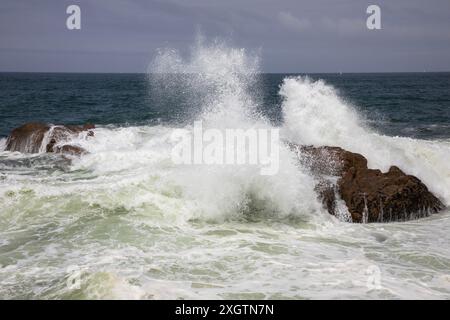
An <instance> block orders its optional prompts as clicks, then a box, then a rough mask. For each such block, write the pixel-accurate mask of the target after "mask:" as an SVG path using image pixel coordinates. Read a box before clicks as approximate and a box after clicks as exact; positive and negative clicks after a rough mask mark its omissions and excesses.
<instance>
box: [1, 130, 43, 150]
mask: <svg viewBox="0 0 450 320" xmlns="http://www.w3.org/2000/svg"><path fill="white" fill-rule="evenodd" d="M49 129H50V126H49V125H46V124H43V123H34V122H33V123H26V124H24V125H22V126H20V127H18V128H15V129H14V130H12V131H11V134H10V135H9V136H8V139H7V140H6V148H5V150H8V151H19V152H24V153H36V152H39V149H40V147H41V144H42V140H43V139H44V135H45V133H46V132H47V131H48V130H49Z"/></svg>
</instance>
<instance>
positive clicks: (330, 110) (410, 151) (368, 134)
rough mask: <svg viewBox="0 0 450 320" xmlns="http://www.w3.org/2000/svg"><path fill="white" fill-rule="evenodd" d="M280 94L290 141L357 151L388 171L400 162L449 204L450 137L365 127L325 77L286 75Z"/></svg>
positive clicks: (369, 163) (285, 128)
mask: <svg viewBox="0 0 450 320" xmlns="http://www.w3.org/2000/svg"><path fill="white" fill-rule="evenodd" d="M280 94H281V95H282V96H283V98H284V102H283V116H284V126H283V129H284V130H285V132H284V134H285V135H286V137H287V138H288V139H289V140H291V141H294V142H297V143H300V144H313V145H318V146H323V145H328V146H339V147H342V148H344V149H346V150H349V151H352V152H358V153H361V154H362V155H364V156H365V157H366V158H367V159H368V165H369V167H373V168H379V169H381V170H383V171H387V170H388V169H389V167H390V166H391V165H396V166H398V167H399V168H401V169H402V170H403V171H405V172H406V173H408V174H412V175H416V176H417V177H419V178H420V179H421V180H423V181H424V183H425V184H426V185H427V186H428V187H429V188H430V189H431V191H433V192H435V193H436V194H437V195H438V196H439V197H440V198H442V199H443V200H444V202H445V203H446V204H447V205H449V204H450V162H449V161H448V159H450V141H448V140H447V141H424V140H417V139H412V138H405V137H389V136H385V135H382V134H378V133H376V132H374V131H372V130H370V129H368V128H365V126H364V124H363V121H362V119H361V116H360V115H359V114H358V113H357V112H356V111H355V109H354V108H353V107H352V106H351V105H349V104H348V103H347V102H345V101H344V100H343V99H342V98H341V97H340V96H339V95H338V93H337V92H336V90H335V89H334V88H333V87H332V86H330V85H327V84H326V83H325V82H324V81H322V80H319V81H312V80H310V79H309V78H307V77H296V78H287V79H285V80H284V82H283V85H282V86H281V90H280Z"/></svg>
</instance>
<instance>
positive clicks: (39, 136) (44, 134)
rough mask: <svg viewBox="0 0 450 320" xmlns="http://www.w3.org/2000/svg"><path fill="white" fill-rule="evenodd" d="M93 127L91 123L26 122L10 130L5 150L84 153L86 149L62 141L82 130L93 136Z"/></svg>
mask: <svg viewBox="0 0 450 320" xmlns="http://www.w3.org/2000/svg"><path fill="white" fill-rule="evenodd" d="M94 128H95V126H94V125H92V124H85V125H82V126H78V125H67V126H63V125H47V124H42V123H27V124H24V125H22V126H20V127H18V128H16V129H14V130H12V132H11V134H10V135H9V137H8V139H7V142H6V149H5V150H8V151H19V152H23V153H37V152H39V151H45V152H56V153H66V154H72V155H81V154H84V153H86V150H84V149H83V148H81V147H78V146H73V145H69V144H63V143H64V142H65V141H69V140H70V138H71V137H73V136H74V135H77V134H79V133H81V132H84V131H87V136H93V135H94V131H92V129H94ZM44 144H45V145H44Z"/></svg>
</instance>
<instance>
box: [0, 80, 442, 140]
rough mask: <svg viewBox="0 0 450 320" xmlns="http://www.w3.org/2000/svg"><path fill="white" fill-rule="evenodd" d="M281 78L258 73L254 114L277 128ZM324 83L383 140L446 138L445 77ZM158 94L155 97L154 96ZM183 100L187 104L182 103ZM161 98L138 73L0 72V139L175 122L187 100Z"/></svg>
mask: <svg viewBox="0 0 450 320" xmlns="http://www.w3.org/2000/svg"><path fill="white" fill-rule="evenodd" d="M287 76H295V75H286V74H263V75H261V79H260V81H259V85H258V88H259V90H258V92H257V95H258V98H259V101H260V105H261V106H260V109H261V112H262V113H263V114H265V115H266V116H267V117H268V118H269V119H271V120H272V121H273V122H275V123H277V122H279V121H282V115H281V112H280V110H281V108H280V106H281V98H280V97H279V95H278V89H279V86H280V84H281V82H282V80H283V79H284V78H285V77H287ZM310 77H311V78H312V79H324V80H325V81H326V82H327V83H329V84H332V85H333V86H334V87H335V88H336V89H337V90H338V91H339V94H340V96H341V97H342V98H343V99H345V100H346V101H348V102H349V103H351V104H352V105H353V106H355V108H356V109H358V111H359V112H360V113H361V114H363V115H364V117H365V119H366V120H367V123H368V125H369V126H371V127H372V128H374V129H375V130H377V131H379V132H381V133H384V134H387V135H399V136H409V137H415V138H422V139H439V138H448V137H450V73H398V74H395V73H389V74H342V75H339V74H312V75H310ZM162 93H163V94H162ZM189 101H191V102H189ZM189 101H188V100H186V99H184V96H183V92H161V91H159V90H157V88H154V82H152V81H149V79H148V76H147V75H145V74H50V73H0V136H6V135H8V133H9V132H10V130H11V129H12V128H14V127H16V126H19V125H21V124H23V123H25V122H29V121H42V122H48V123H55V124H56V123H64V124H80V123H86V122H90V123H95V124H114V125H136V124H145V123H174V122H175V123H176V122H183V121H186V120H187V119H188V118H189V114H190V113H192V108H195V106H192V105H190V103H192V100H189Z"/></svg>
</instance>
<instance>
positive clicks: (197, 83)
mask: <svg viewBox="0 0 450 320" xmlns="http://www.w3.org/2000/svg"><path fill="white" fill-rule="evenodd" d="M259 70H260V68H259V61H258V57H254V56H253V55H252V54H251V53H248V52H247V51H245V50H241V49H234V48H228V47H225V46H211V47H199V48H196V49H193V52H192V53H191V56H190V57H188V58H182V57H179V56H178V55H177V54H176V53H174V52H172V51H167V52H163V53H160V54H159V55H158V56H157V57H156V58H155V60H154V61H153V62H152V63H151V65H150V67H149V72H148V73H145V74H63V73H60V74H56V73H55V74H51V73H0V137H1V138H0V298H1V299H31V298H33V299H109V298H112V299H347V298H348V299H412V298H413V299H415V298H418V299H431V298H436V299H449V298H450V249H449V245H448V244H449V243H450V232H449V231H450V211H449V210H448V209H444V210H443V211H442V212H440V213H437V214H434V215H432V216H430V217H427V218H423V219H418V220H411V221H408V222H394V223H371V224H352V223H347V222H344V221H340V220H339V219H337V218H335V217H333V216H331V215H329V214H328V213H327V212H326V210H325V209H324V208H323V207H322V206H321V204H320V201H319V200H318V199H317V196H316V194H315V192H314V183H313V178H312V176H311V174H310V173H309V172H308V171H307V170H306V169H305V168H302V167H301V166H299V165H298V163H296V162H295V161H294V160H293V158H292V155H291V154H290V153H289V151H288V150H287V149H286V150H285V149H282V150H281V151H280V170H279V172H278V174H276V175H273V176H262V175H260V174H258V170H255V168H252V167H248V166H242V167H236V166H208V165H196V166H188V165H184V166H179V165H175V164H173V163H172V162H171V157H170V154H171V147H170V146H171V145H170V135H171V133H172V132H173V130H174V129H175V128H185V127H190V126H192V124H193V122H194V121H195V120H198V119H201V120H202V121H203V124H204V126H205V127H208V128H219V129H223V128H250V127H252V128H254V127H265V128H268V127H269V128H279V129H280V134H281V136H282V138H283V139H285V140H288V141H293V142H296V143H299V144H306V145H310V144H311V145H330V146H340V147H342V148H344V149H347V150H350V151H352V152H358V153H361V154H363V155H364V156H365V157H366V158H367V159H368V164H369V167H373V168H379V169H381V170H387V169H388V168H389V166H391V165H397V166H398V167H400V168H401V169H402V170H403V171H405V172H406V173H408V174H413V175H416V176H417V177H419V178H420V179H421V180H422V181H423V182H424V183H425V184H426V185H427V186H428V188H429V189H430V190H431V191H432V192H433V193H434V194H435V195H436V196H438V197H439V198H440V199H441V200H442V201H443V203H444V204H445V205H446V206H448V205H450V161H449V159H450V73H379V74H378V73H374V74H346V73H344V74H309V75H305V74H264V73H261V72H260V71H259ZM30 121H40V122H46V123H52V124H84V123H94V124H95V125H96V129H95V130H94V133H95V137H94V138H92V139H88V140H86V139H79V140H76V141H74V142H75V143H77V144H79V145H81V146H82V147H83V148H85V149H86V150H87V151H88V152H89V153H88V154H86V155H83V156H81V157H74V158H72V159H71V160H70V161H69V160H67V158H64V157H61V156H60V155H55V154H45V153H42V154H21V153H18V152H8V151H1V150H3V149H4V147H5V142H6V137H7V135H8V134H9V132H10V131H11V130H12V129H13V128H15V127H17V126H19V125H21V124H24V123H26V122H30Z"/></svg>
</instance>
